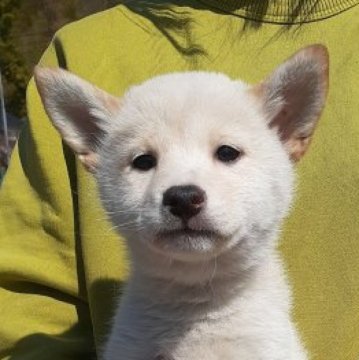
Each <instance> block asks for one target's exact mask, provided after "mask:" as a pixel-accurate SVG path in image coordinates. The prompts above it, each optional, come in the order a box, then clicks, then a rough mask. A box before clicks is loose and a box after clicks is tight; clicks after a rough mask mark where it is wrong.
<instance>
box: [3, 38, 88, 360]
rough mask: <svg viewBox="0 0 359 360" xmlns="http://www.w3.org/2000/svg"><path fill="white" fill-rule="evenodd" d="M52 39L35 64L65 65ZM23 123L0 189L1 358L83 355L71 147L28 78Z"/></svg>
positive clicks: (84, 325) (84, 314)
mask: <svg viewBox="0 0 359 360" xmlns="http://www.w3.org/2000/svg"><path fill="white" fill-rule="evenodd" d="M65 58H66V52H65V51H64V50H63V48H62V47H61V43H60V40H58V39H57V38H56V37H55V39H54V41H53V42H52V44H51V45H50V46H49V48H48V50H47V51H46V52H45V54H44V56H43V58H42V60H41V64H42V65H46V66H54V67H55V66H64V65H65V64H64V63H63V62H64V61H65ZM27 107H28V123H27V125H26V127H25V128H24V129H23V131H22V133H21V136H20V139H19V142H18V144H17V146H16V148H15V150H14V152H13V154H12V158H11V163H10V167H9V169H8V172H7V174H6V176H5V179H4V182H3V185H2V187H1V190H0V358H1V359H21V360H22V359H36V360H41V359H47V358H49V357H51V359H54V360H55V359H81V358H86V359H88V358H91V357H92V356H91V354H92V353H93V351H94V345H93V336H92V329H91V319H90V315H89V309H88V303H87V299H86V295H85V291H84V290H83V289H84V288H85V285H84V279H83V278H81V275H79V274H83V271H82V266H83V265H82V263H81V260H80V259H81V254H80V253H79V243H78V242H79V240H80V239H79V237H80V234H79V229H78V220H77V219H78V214H77V198H76V196H77V194H76V182H77V180H76V177H77V174H76V166H75V160H74V157H73V155H72V154H71V152H70V151H69V150H68V149H67V148H66V147H65V146H64V145H63V143H62V142H61V139H60V137H59V136H58V134H57V133H56V131H55V130H54V129H53V128H52V126H51V124H50V122H49V120H48V118H47V116H46V114H45V112H44V110H43V107H42V104H41V102H40V98H39V95H38V93H37V90H36V87H35V85H34V82H33V80H31V81H30V84H29V86H28V91H27Z"/></svg>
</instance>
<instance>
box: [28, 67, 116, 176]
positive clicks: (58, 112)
mask: <svg viewBox="0 0 359 360" xmlns="http://www.w3.org/2000/svg"><path fill="white" fill-rule="evenodd" d="M34 76H35V82H36V85H37V88H38V90H39V93H40V96H41V99H42V102H43V105H44V108H45V110H46V112H47V114H48V115H49V118H50V120H51V121H52V123H53V125H54V126H55V128H56V129H57V130H58V131H59V133H60V134H61V136H62V138H63V140H64V141H65V142H66V143H67V145H69V146H70V148H72V150H73V151H74V152H75V153H76V154H77V155H78V158H79V160H80V161H81V162H82V163H83V165H84V166H85V168H86V169H87V170H89V171H91V172H95V171H96V168H97V164H98V152H97V151H98V148H99V145H100V144H101V142H102V140H103V138H104V135H105V134H106V133H108V132H109V131H110V128H111V127H110V124H111V122H112V120H113V117H114V116H115V115H116V113H117V112H118V111H119V109H120V99H119V98H117V97H115V96H112V95H110V94H108V93H107V92H105V91H103V90H101V89H99V88H97V87H96V86H94V85H92V84H90V83H88V82H87V81H85V80H83V79H81V78H79V77H78V76H76V75H74V74H72V73H70V72H68V71H65V70H62V69H51V68H41V67H36V68H35V72H34Z"/></svg>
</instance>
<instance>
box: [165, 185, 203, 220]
mask: <svg viewBox="0 0 359 360" xmlns="http://www.w3.org/2000/svg"><path fill="white" fill-rule="evenodd" d="M205 200H206V193H205V192H204V191H203V190H202V189H201V188H200V187H198V186H196V185H182V186H172V187H170V188H169V189H167V190H166V191H165V193H164V194H163V200H162V204H163V205H164V206H168V207H169V209H170V212H171V213H172V214H173V215H175V216H177V217H179V218H181V219H183V220H188V219H189V218H191V217H193V216H195V215H197V214H198V213H199V212H200V211H201V209H202V207H203V205H204V202H205Z"/></svg>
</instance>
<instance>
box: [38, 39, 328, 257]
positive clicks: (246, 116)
mask: <svg viewBox="0 0 359 360" xmlns="http://www.w3.org/2000/svg"><path fill="white" fill-rule="evenodd" d="M35 80H36V83H37V86H38V89H39V92H40V95H41V98H42V100H43V103H44V106H45V109H46V111H47V113H48V115H49V116H50V118H51V119H52V121H53V123H54V125H55V127H56V128H57V129H58V130H59V132H60V133H61V135H62V137H63V139H64V141H65V142H66V143H67V144H68V145H69V146H70V147H71V148H72V149H73V150H74V151H75V152H76V153H77V155H78V157H79V159H80V160H81V161H82V162H83V164H84V165H85V167H86V168H87V169H89V170H90V171H91V172H93V173H94V174H95V176H96V178H97V181H98V184H99V189H100V194H101V198H102V201H103V204H104V207H105V209H106V210H107V212H108V214H109V216H110V218H111V220H112V222H113V223H114V225H115V226H116V227H117V228H118V229H119V231H120V232H121V233H122V234H124V235H125V236H126V237H127V238H128V240H129V244H130V247H132V248H133V249H134V251H135V252H136V251H139V252H144V251H145V252H147V253H151V252H155V253H157V254H161V256H164V257H171V258H175V259H180V260H184V261H196V260H197V259H203V258H212V257H214V256H217V255H218V254H221V253H224V252H226V251H228V250H229V249H232V248H234V247H237V248H238V247H241V246H242V251H243V252H247V253H249V254H250V253H255V252H256V251H257V250H258V249H259V248H261V247H266V246H268V244H267V243H266V242H267V241H268V239H269V238H271V236H270V235H271V234H273V233H274V232H275V231H276V229H277V228H278V225H279V223H280V220H281V219H282V218H283V217H284V216H285V214H286V212H287V210H288V207H289V204H290V200H291V194H292V187H293V174H292V173H293V171H292V167H293V163H295V162H296V161H298V160H299V159H300V158H301V157H302V156H303V154H304V153H305V151H306V150H307V148H308V145H309V143H310V140H311V138H312V135H313V131H314V129H315V126H316V123H317V120H318V118H319V116H320V113H321V111H322V109H323V106H324V102H325V98H326V93H327V87H328V56H327V52H326V49H325V48H324V47H323V46H320V45H314V46H311V47H308V48H305V49H303V50H301V51H299V52H298V53H296V54H295V55H294V56H293V57H292V58H290V59H289V60H287V61H286V62H284V63H283V64H282V65H280V66H279V67H278V68H277V69H276V70H275V71H274V72H273V73H272V74H271V75H270V76H269V77H268V78H267V79H266V80H264V81H263V82H261V83H260V84H258V85H255V86H249V85H246V84H244V83H242V82H240V81H234V80H231V79H229V78H228V77H226V76H224V75H220V74H214V73H206V72H189V73H177V74H169V75H164V76H159V77H156V78H154V79H151V80H149V81H146V82H145V83H143V84H141V85H139V86H135V87H133V88H131V89H130V90H129V91H128V92H127V93H126V94H125V96H124V97H123V98H121V99H118V98H116V97H113V96H111V95H109V94H108V93H106V92H104V91H102V90H100V89H98V88H96V87H94V86H93V85H90V84H89V83H87V82H85V81H84V80H81V79H80V78H78V77H77V76H75V75H73V74H70V73H68V72H66V71H63V70H59V69H57V70H54V69H45V68H37V69H36V72H35Z"/></svg>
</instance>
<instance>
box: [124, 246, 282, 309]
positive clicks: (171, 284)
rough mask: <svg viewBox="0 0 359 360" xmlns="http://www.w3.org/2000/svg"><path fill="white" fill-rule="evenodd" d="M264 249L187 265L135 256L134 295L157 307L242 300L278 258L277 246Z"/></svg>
mask: <svg viewBox="0 0 359 360" xmlns="http://www.w3.org/2000/svg"><path fill="white" fill-rule="evenodd" d="M269 244H273V243H270V242H269V243H268V246H266V247H262V248H261V249H260V250H258V252H257V253H256V255H255V257H251V258H250V257H249V255H248V254H246V253H245V251H244V248H243V247H245V243H243V244H242V246H238V247H236V248H233V249H231V250H229V251H227V252H225V253H223V254H220V255H218V256H217V257H215V258H211V259H208V260H203V261H199V262H184V261H179V260H175V259H170V258H168V257H164V256H163V255H160V254H156V253H148V252H145V251H144V252H143V253H141V255H140V257H139V258H136V257H137V256H138V255H139V254H138V253H136V254H134V256H133V260H134V264H133V273H132V276H131V279H130V284H129V286H130V289H131V292H135V293H136V294H137V296H140V297H143V298H145V299H148V301H151V300H152V301H153V303H156V304H163V305H165V304H173V303H174V302H175V303H177V304H179V303H182V304H188V305H194V306H196V305H199V306H200V307H201V308H203V307H204V306H205V307H206V305H207V306H208V307H211V308H213V307H221V306H223V305H225V304H226V303H228V302H231V300H232V299H233V298H238V296H240V294H241V293H244V292H245V291H246V290H247V289H248V288H249V287H251V286H253V284H255V282H256V281H254V280H255V279H256V278H258V277H261V276H262V274H263V273H265V270H264V268H266V267H267V266H268V265H267V264H268V262H271V261H272V259H273V258H274V257H275V251H274V246H269Z"/></svg>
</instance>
